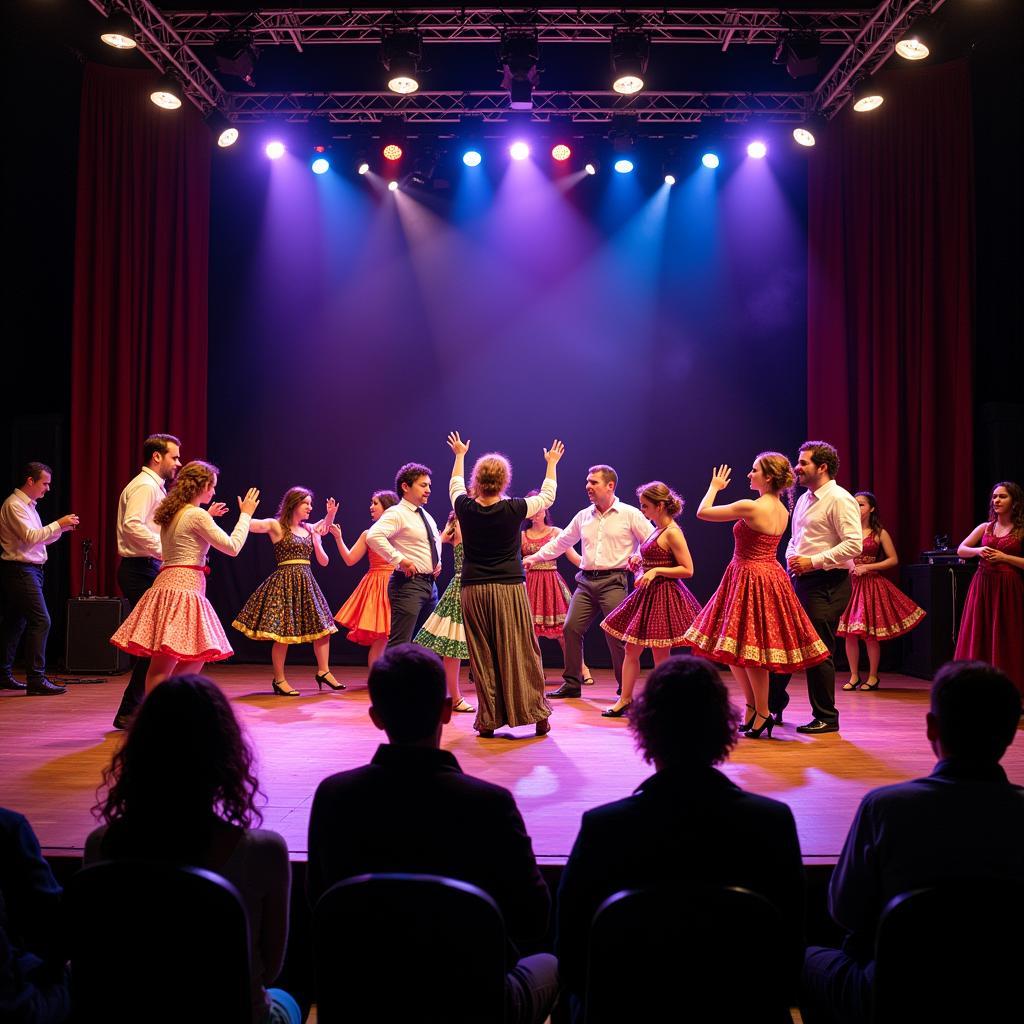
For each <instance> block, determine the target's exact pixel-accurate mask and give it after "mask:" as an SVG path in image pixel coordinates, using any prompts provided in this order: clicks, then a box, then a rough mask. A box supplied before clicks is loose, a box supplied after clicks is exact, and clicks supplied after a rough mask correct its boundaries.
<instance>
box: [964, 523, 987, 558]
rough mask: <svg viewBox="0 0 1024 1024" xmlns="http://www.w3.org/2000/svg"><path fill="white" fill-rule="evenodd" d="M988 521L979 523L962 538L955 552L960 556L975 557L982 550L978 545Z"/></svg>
mask: <svg viewBox="0 0 1024 1024" xmlns="http://www.w3.org/2000/svg"><path fill="white" fill-rule="evenodd" d="M987 526H988V523H979V524H978V525H977V526H976V527H975V528H974V529H973V530H971V532H970V533H969V534H968V535H967V536H966V537H965V538H964V539H963V541H962V543H961V544H960V547H958V548H957V549H956V553H957V554H958V555H959V556H960V557H961V558H977V557H978V555H980V554H981V552H982V551H983V550H984V549H983V548H980V547H978V544H979V543H980V542H981V538H982V537H983V536H984V534H985V527H987Z"/></svg>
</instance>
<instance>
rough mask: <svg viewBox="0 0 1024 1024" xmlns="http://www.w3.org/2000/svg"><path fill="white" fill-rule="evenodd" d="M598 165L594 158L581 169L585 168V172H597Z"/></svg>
mask: <svg viewBox="0 0 1024 1024" xmlns="http://www.w3.org/2000/svg"><path fill="white" fill-rule="evenodd" d="M599 167H600V165H599V164H598V162H597V161H596V160H592V161H591V162H590V163H588V164H587V165H586V166H585V167H584V168H583V170H585V171H586V172H587V174H597V172H598V169H599Z"/></svg>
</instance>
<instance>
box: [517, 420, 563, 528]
mask: <svg viewBox="0 0 1024 1024" xmlns="http://www.w3.org/2000/svg"><path fill="white" fill-rule="evenodd" d="M564 454H565V445H564V444H562V442H561V441H559V440H558V438H555V440H554V441H552V442H551V447H550V448H545V449H544V461H545V462H546V463H547V466H548V470H547V473H546V474H545V475H544V481H543V483H542V484H541V485H540V494H534V495H531V496H530V497H529V498H527V499H526V518H527V519H532V518H533V517H534V516H535V515H536V514H537V513H538V512H540V510H541V509H545V508H550V507H551V506H552V505H553V504H554V503H555V490H556V487H557V473H556V470H555V467H556V466H557V465H558V460H559V459H561V457H562V456H563V455H564Z"/></svg>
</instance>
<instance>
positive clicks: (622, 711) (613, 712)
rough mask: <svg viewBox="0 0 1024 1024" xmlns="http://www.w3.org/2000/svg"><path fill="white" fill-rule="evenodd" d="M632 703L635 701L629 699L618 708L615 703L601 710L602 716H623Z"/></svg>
mask: <svg viewBox="0 0 1024 1024" xmlns="http://www.w3.org/2000/svg"><path fill="white" fill-rule="evenodd" d="M632 703H633V702H632V701H631V700H627V701H626V703H625V704H623V705H622V707H621V708H618V709H616V707H615V705H614V704H613V705H612V706H611V707H610V708H608V709H607V710H606V711H602V712H601V717H602V718H622V716H623V715H624V714H625V713H626V712H627V711H628V710H629V705H630V704H632Z"/></svg>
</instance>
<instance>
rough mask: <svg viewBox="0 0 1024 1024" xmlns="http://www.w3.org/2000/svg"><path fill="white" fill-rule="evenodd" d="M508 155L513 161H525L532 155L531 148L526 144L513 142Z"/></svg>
mask: <svg viewBox="0 0 1024 1024" xmlns="http://www.w3.org/2000/svg"><path fill="white" fill-rule="evenodd" d="M508 155H509V156H510V157H512V159H513V160H525V159H526V158H527V157H528V156H529V155H530V147H529V146H528V145H527V144H526V143H525V142H513V143H512V145H511V146H509V147H508Z"/></svg>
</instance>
